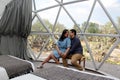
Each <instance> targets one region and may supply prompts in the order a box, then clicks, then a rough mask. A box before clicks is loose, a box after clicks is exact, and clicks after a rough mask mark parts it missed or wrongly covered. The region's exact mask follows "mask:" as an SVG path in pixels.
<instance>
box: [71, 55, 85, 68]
mask: <svg viewBox="0 0 120 80" xmlns="http://www.w3.org/2000/svg"><path fill="white" fill-rule="evenodd" d="M81 58H82V55H81V54H79V53H76V54H73V55H72V57H71V63H72V64H73V65H74V66H75V67H76V68H77V69H79V70H83V68H82V66H81V65H80V64H79V63H77V61H78V60H79V59H81Z"/></svg>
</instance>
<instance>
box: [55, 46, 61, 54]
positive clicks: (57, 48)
mask: <svg viewBox="0 0 120 80" xmlns="http://www.w3.org/2000/svg"><path fill="white" fill-rule="evenodd" d="M56 50H57V52H58V54H59V55H60V56H61V55H62V52H61V51H60V49H59V47H58V46H57V45H56Z"/></svg>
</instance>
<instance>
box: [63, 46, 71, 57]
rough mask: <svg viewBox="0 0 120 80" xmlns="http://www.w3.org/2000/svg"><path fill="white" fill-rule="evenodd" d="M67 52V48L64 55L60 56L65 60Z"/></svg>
mask: <svg viewBox="0 0 120 80" xmlns="http://www.w3.org/2000/svg"><path fill="white" fill-rule="evenodd" d="M69 50H70V48H67V49H66V51H65V53H64V54H63V55H62V57H63V58H66V56H67V54H68V52H69Z"/></svg>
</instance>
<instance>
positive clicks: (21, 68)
mask: <svg viewBox="0 0 120 80" xmlns="http://www.w3.org/2000/svg"><path fill="white" fill-rule="evenodd" d="M34 70H35V68H34V65H33V63H31V62H30V61H27V60H22V59H20V58H17V57H14V56H10V55H1V56H0V78H1V77H2V78H4V77H6V76H8V78H13V77H16V76H19V75H22V74H26V73H30V72H33V71H34ZM1 73H3V74H1ZM2 80H4V79H2Z"/></svg>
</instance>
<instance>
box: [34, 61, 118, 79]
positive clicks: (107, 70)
mask: <svg viewBox="0 0 120 80" xmlns="http://www.w3.org/2000/svg"><path fill="white" fill-rule="evenodd" d="M33 63H34V65H35V67H37V66H38V65H39V64H41V62H33ZM60 65H61V64H60ZM54 66H56V64H54V63H46V64H45V65H44V69H42V71H44V72H45V70H46V69H49V68H52V67H54ZM86 67H89V68H92V67H93V66H92V63H91V62H89V61H87V62H86ZM70 68H74V67H72V66H70ZM116 69H117V70H116ZM100 70H101V71H103V72H105V73H109V74H110V76H111V75H112V76H115V77H117V78H120V76H119V74H118V73H120V67H119V66H117V65H111V64H104V65H103V67H102V68H101V69H100ZM38 71H39V69H36V72H38ZM40 72H41V71H40ZM84 72H88V73H94V72H90V71H89V70H85V71H84ZM95 74H98V73H95ZM62 80H64V79H62ZM89 80H90V79H89ZM99 80H101V79H99Z"/></svg>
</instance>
